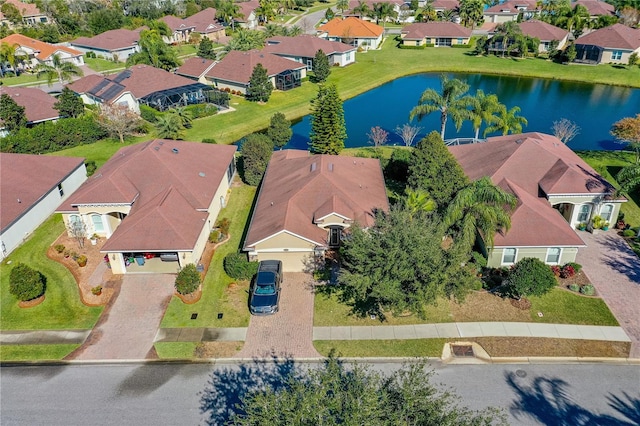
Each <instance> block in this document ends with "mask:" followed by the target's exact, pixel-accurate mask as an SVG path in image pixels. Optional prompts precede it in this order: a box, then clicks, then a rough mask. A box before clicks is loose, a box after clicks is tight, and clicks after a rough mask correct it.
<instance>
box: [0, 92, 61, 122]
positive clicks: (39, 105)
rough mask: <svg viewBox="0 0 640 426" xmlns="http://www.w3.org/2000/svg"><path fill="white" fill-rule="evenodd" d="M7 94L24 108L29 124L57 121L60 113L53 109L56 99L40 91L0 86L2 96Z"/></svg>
mask: <svg viewBox="0 0 640 426" xmlns="http://www.w3.org/2000/svg"><path fill="white" fill-rule="evenodd" d="M4 94H7V95H9V96H10V97H11V99H13V100H14V101H15V102H16V103H17V104H18V105H20V106H23V107H24V114H25V115H26V116H27V120H28V121H29V123H39V122H41V121H47V120H55V119H56V118H58V117H60V113H59V112H58V111H57V110H56V109H54V108H53V104H55V103H56V98H54V97H53V96H51V95H50V94H48V93H47V92H44V91H42V90H40V89H36V88H31V87H10V86H0V95H4Z"/></svg>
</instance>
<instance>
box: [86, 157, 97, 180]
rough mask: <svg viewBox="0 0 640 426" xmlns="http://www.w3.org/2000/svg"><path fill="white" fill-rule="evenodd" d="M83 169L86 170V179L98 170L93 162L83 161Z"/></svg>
mask: <svg viewBox="0 0 640 426" xmlns="http://www.w3.org/2000/svg"><path fill="white" fill-rule="evenodd" d="M84 167H85V168H86V169H87V177H89V176H92V175H93V174H94V173H95V172H96V169H97V168H98V166H97V165H96V162H95V161H94V160H88V161H85V162H84Z"/></svg>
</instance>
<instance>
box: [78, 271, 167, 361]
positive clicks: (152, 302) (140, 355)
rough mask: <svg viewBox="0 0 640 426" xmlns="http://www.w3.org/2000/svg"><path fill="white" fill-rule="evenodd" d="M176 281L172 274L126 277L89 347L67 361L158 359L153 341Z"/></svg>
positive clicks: (106, 308) (80, 350)
mask: <svg viewBox="0 0 640 426" xmlns="http://www.w3.org/2000/svg"><path fill="white" fill-rule="evenodd" d="M175 280H176V277H175V275H171V274H135V275H125V276H124V278H123V280H122V284H121V286H120V289H116V293H115V294H114V295H113V297H112V298H111V300H110V301H109V304H108V305H107V306H106V307H105V309H104V311H103V312H102V315H101V316H100V319H99V320H98V323H97V324H96V326H95V327H94V328H93V330H92V331H91V333H90V334H89V337H88V338H87V340H86V341H85V343H84V344H83V345H82V346H81V347H79V348H78V349H76V350H75V351H74V352H73V353H71V354H70V355H69V356H68V357H67V359H82V360H89V359H91V360H95V359H145V358H148V357H151V358H155V357H156V356H155V350H153V339H154V338H155V336H156V332H157V331H158V326H159V325H160V321H161V320H162V317H163V315H164V312H165V310H166V309H167V305H168V304H169V301H170V300H171V296H172V295H173V291H174V283H175Z"/></svg>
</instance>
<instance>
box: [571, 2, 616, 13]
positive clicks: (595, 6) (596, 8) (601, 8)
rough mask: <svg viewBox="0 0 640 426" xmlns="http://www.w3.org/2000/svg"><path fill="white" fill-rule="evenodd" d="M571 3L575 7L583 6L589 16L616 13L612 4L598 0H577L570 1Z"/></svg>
mask: <svg viewBox="0 0 640 426" xmlns="http://www.w3.org/2000/svg"><path fill="white" fill-rule="evenodd" d="M571 5H572V6H573V7H576V6H577V5H582V6H584V7H585V8H586V9H587V10H588V11H589V15H591V16H597V15H615V13H616V8H615V6H614V5H612V4H609V3H607V2H605V1H600V0H578V1H576V2H573V3H571Z"/></svg>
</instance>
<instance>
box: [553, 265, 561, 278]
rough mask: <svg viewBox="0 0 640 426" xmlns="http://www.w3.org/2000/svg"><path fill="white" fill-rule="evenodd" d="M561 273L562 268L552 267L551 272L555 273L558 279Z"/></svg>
mask: <svg viewBox="0 0 640 426" xmlns="http://www.w3.org/2000/svg"><path fill="white" fill-rule="evenodd" d="M561 271H562V268H560V267H559V266H558V265H551V272H553V275H555V276H556V277H559V276H560V273H561Z"/></svg>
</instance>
